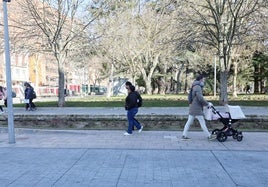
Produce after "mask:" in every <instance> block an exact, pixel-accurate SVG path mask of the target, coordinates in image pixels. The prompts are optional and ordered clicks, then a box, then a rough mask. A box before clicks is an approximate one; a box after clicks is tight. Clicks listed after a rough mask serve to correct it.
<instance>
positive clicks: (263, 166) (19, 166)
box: [0, 128, 268, 187]
mask: <svg viewBox="0 0 268 187" xmlns="http://www.w3.org/2000/svg"><path fill="white" fill-rule="evenodd" d="M0 132H1V134H0V168H1V175H0V186H16V187H17V186H23V187H24V186H89V187H91V186H92V187H106V186H107V187H111V186H118V187H121V186H122V187H123V186H135V187H136V186H148V187H151V186H152V187H155V186H156V187H158V186H159V187H160V186H161V187H169V186H172V187H180V186H182V187H188V186H189V187H192V186H193V187H196V186H200V187H203V186H204V187H207V186H215V187H217V186H228V187H237V186H243V187H252V186H258V187H266V186H267V183H268V178H267V176H268V133H266V132H244V133H243V135H244V139H243V141H241V142H237V141H236V140H233V139H232V137H228V139H227V141H226V142H223V143H220V142H218V141H216V140H215V141H208V140H207V139H206V138H205V137H204V134H203V132H190V133H189V136H190V137H191V138H192V139H191V140H190V141H181V140H180V136H181V133H182V132H176V131H143V132H142V133H140V134H139V133H137V132H136V131H135V133H134V134H133V135H132V136H123V131H118V130H116V131H107V130H102V131H97V130H59V131H56V130H33V129H16V143H15V144H9V143H8V134H7V130H6V129H3V128H2V129H1V131H0Z"/></svg>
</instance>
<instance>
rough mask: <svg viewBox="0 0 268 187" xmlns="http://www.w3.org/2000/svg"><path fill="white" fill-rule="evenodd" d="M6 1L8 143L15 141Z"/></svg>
mask: <svg viewBox="0 0 268 187" xmlns="http://www.w3.org/2000/svg"><path fill="white" fill-rule="evenodd" d="M7 2H11V0H3V13H4V37H5V60H6V84H7V85H6V86H7V109H8V137H9V143H10V144H11V143H12V144H13V143H15V142H16V141H15V132H14V116H13V99H12V80H11V63H10V49H9V31H8V18H7Z"/></svg>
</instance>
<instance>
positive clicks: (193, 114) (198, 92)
mask: <svg viewBox="0 0 268 187" xmlns="http://www.w3.org/2000/svg"><path fill="white" fill-rule="evenodd" d="M204 81H205V78H204V76H203V75H199V76H198V77H197V78H196V79H195V81H194V82H193V84H192V89H193V91H192V96H191V97H192V100H193V101H192V103H191V104H190V106H189V116H188V120H187V122H186V124H185V126H184V129H183V133H182V138H181V139H182V140H189V139H190V138H189V137H188V136H187V132H188V130H189V128H190V126H191V125H192V124H193V122H194V119H195V118H197V120H198V121H199V123H200V125H201V128H202V130H203V131H204V133H205V134H206V136H207V138H208V140H213V139H215V137H214V136H212V135H211V134H210V133H209V131H208V129H207V126H206V122H205V119H204V114H203V106H208V105H212V103H209V102H207V101H206V100H205V98H204V97H203V93H202V91H203V87H204Z"/></svg>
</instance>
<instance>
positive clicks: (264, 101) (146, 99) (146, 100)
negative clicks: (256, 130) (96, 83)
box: [14, 94, 268, 107]
mask: <svg viewBox="0 0 268 187" xmlns="http://www.w3.org/2000/svg"><path fill="white" fill-rule="evenodd" d="M142 97H143V107H186V106H188V103H187V95H185V94H179V95H142ZM205 98H206V99H207V100H208V101H210V102H212V103H213V104H214V105H219V101H218V98H214V97H212V96H206V97H205ZM124 102H125V96H116V97H110V98H107V97H105V96H88V97H84V98H67V99H66V107H124ZM229 104H230V105H240V106H267V107H268V94H259V95H257V94H254V95H253V94H252V95H239V96H238V97H237V98H234V97H232V96H230V97H229ZM36 105H37V106H38V107H57V101H49V102H36ZM14 106H15V107H24V104H14Z"/></svg>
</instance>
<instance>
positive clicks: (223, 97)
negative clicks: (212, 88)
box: [219, 70, 228, 105]
mask: <svg viewBox="0 0 268 187" xmlns="http://www.w3.org/2000/svg"><path fill="white" fill-rule="evenodd" d="M227 80H228V71H226V70H225V71H221V72H220V82H221V85H220V101H219V103H220V104H222V105H225V104H227V103H228V90H227Z"/></svg>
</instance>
